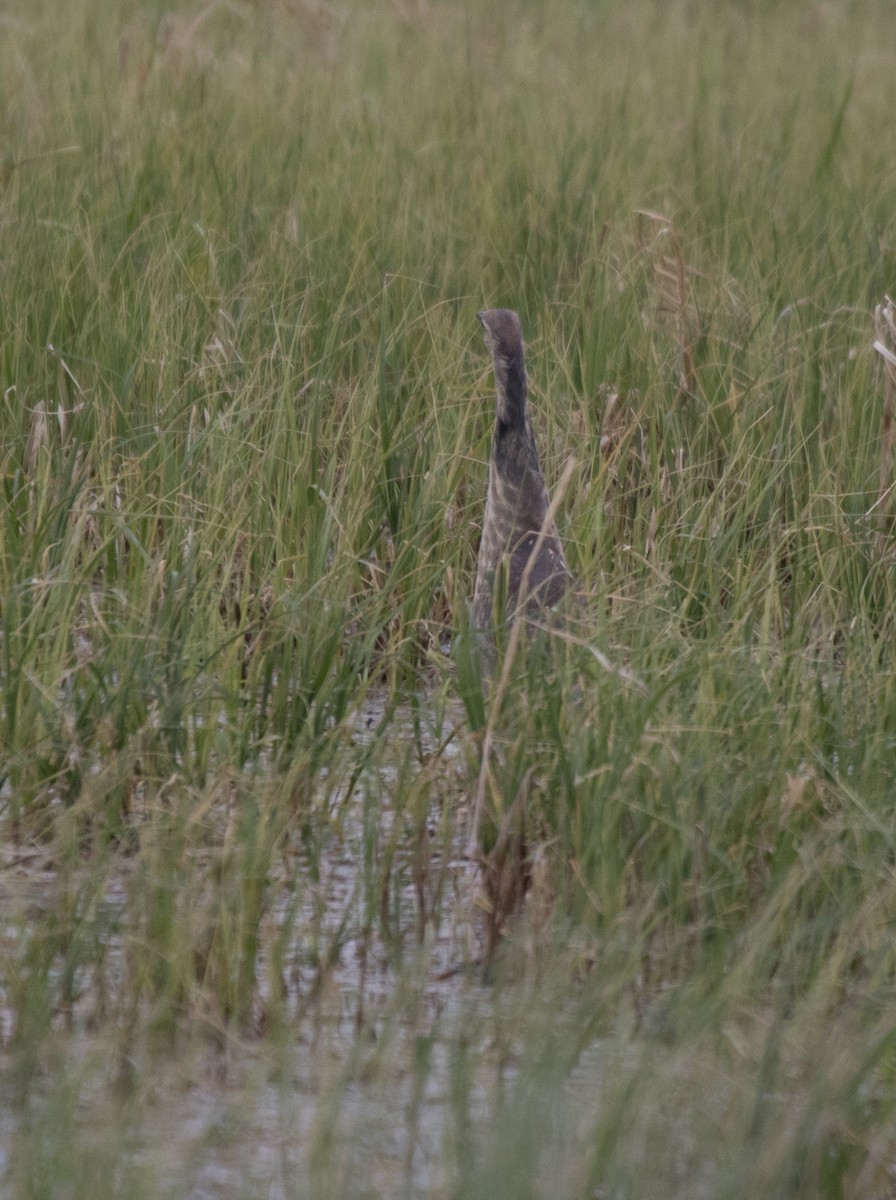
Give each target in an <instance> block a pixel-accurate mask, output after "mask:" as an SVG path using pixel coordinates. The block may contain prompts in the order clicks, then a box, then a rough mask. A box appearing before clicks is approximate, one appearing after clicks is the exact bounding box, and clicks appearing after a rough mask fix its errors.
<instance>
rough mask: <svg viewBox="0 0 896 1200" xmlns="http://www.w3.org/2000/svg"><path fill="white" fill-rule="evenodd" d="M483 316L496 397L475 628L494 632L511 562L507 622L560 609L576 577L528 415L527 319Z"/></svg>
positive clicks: (504, 312) (494, 313) (506, 312)
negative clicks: (498, 591) (496, 604)
mask: <svg viewBox="0 0 896 1200" xmlns="http://www.w3.org/2000/svg"><path fill="white" fill-rule="evenodd" d="M477 316H478V317H479V320H480V321H481V322H482V326H483V329H484V330H485V344H486V346H487V348H488V349H489V350H490V351H491V354H492V359H493V360H494V366H495V390H496V392H497V419H496V421H495V429H494V433H493V435H492V452H491V459H490V461H489V473H488V496H487V498H486V502H485V520H484V522H483V526H482V542H481V544H480V546H479V559H478V561H477V564H476V586H475V589H474V591H473V620H474V623H475V624H476V626H477V627H478V628H479V629H487V628H489V627H490V626H491V623H492V617H493V611H492V608H493V588H494V583H495V579H496V576H497V575H498V573H499V571H500V570H501V568H502V565H503V564H504V563H506V569H507V581H506V589H507V608H508V612H507V615H508V616H512V615H513V613H514V612H515V611H516V610H517V609H518V608H520V607H521V606H524V609H525V611H526V612H527V613H530V614H531V613H534V612H537V611H538V610H539V609H540V608H543V607H550V606H551V605H554V604H556V603H557V601H558V600H559V599H560V598H561V596H562V595H563V593H564V591H565V590H566V587H567V585H568V583H569V582H570V580H571V578H572V576H571V574H570V571H569V568H568V567H567V565H566V559H565V558H564V556H563V547H562V546H561V545H560V538H559V537H558V535H557V528H556V526H555V524H554V522H553V520H550V519H549V518H548V509H549V508H550V502H549V500H548V492H547V488H546V487H545V483H544V476H543V475H542V473H541V465H540V464H539V461H538V450H537V449H536V446H535V435H534V433H533V432H532V425H531V422H530V420H529V413H528V404H527V396H528V381H527V378H526V361H525V357H524V354H523V333H522V329H521V327H520V319H519V317H518V316H517V315H516V313H515V312H511V311H510V309H508V308H490V309H487V310H486V311H485V312H481V313H477ZM502 615H503V614H502Z"/></svg>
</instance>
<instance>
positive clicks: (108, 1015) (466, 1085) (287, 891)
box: [0, 695, 596, 1198]
mask: <svg viewBox="0 0 896 1200" xmlns="http://www.w3.org/2000/svg"><path fill="white" fill-rule="evenodd" d="M384 706H385V700H384V698H383V697H381V696H377V695H373V696H371V697H369V698H368V700H367V702H366V703H365V705H364V707H363V709H362V710H361V711H359V713H358V714H357V717H356V719H355V722H354V732H353V735H352V736H353V738H354V739H355V740H356V741H357V742H358V744H359V745H363V744H364V743H365V741H366V740H367V739H368V738H369V737H370V736H371V735H370V731H371V730H372V729H376V728H378V727H381V722H382V719H383V713H384ZM418 717H419V714H417V713H416V712H415V713H412V712H411V711H410V710H408V711H397V712H395V713H394V714H393V716H392V720H391V726H390V731H389V738H390V739H399V740H405V739H411V738H416V740H417V742H418V746H419V749H420V750H421V752H422V753H423V754H424V756H430V760H431V762H434V761H435V760H436V759H437V760H438V761H437V763H436V768H437V771H438V772H439V773H441V774H442V775H443V777H444V776H445V775H447V776H450V777H453V782H454V784H456V783H457V778H458V777H460V776H462V774H463V771H464V770H465V766H464V762H463V754H462V752H461V750H460V749H459V746H458V744H457V743H456V740H455V738H454V737H453V736H452V732H451V723H452V721H457V722H458V723H459V722H460V719H461V714H460V713H459V712H453V713H452V712H450V711H449V712H448V714H447V717H446V719H445V720H443V721H442V722H441V728H440V730H439V731H438V736H433V735H432V733H427V732H426V730H425V729H424V730H422V731H421V728H420V722H419V719H418ZM446 730H447V732H446ZM397 770H398V768H396V767H395V766H394V765H393V764H392V763H390V762H384V763H382V764H380V765H379V766H378V767H377V768H376V772H375V777H373V778H371V779H368V780H367V783H366V785H365V786H361V787H358V788H357V789H356V790H355V793H354V795H352V796H351V797H350V798H348V799H347V800H345V801H342V800H340V798H339V797H338V795H337V796H336V797H335V799H334V798H333V796H332V795H331V797H330V801H329V803H330V808H331V811H332V816H331V818H330V819H329V820H328V821H326V822H325V823H326V825H327V834H326V836H325V837H321V838H320V839H318V841H317V842H316V844H315V846H314V848H313V851H309V849H308V846H307V841H306V842H305V843H303V842H302V840H301V839H297V840H296V841H294V842H291V843H290V844H289V846H288V847H287V848H285V849H284V851H283V852H282V853H281V854H280V855H279V856H278V858H277V860H276V862H277V867H276V871H275V872H274V873H273V877H272V880H271V881H270V902H269V904H268V907H267V911H266V913H265V916H264V919H263V928H262V931H261V936H260V937H259V949H258V954H257V959H256V962H255V964H254V972H255V977H256V980H257V988H256V993H255V1001H254V1005H253V1010H252V1013H251V1016H250V1020H249V1021H248V1023H246V1025H245V1026H244V1027H243V1028H241V1029H234V1028H229V1027H224V1026H223V1025H217V1026H216V1024H215V1021H214V1018H213V1017H211V1016H204V1015H203V1014H202V1013H201V1012H198V1013H195V1014H190V1015H188V1016H186V1017H185V1020H184V1026H185V1030H186V1032H184V1031H181V1032H180V1033H179V1035H178V1037H177V1039H176V1041H177V1045H176V1050H175V1052H173V1053H153V1052H150V1051H148V1050H147V1049H146V1048H145V1047H143V1046H141V1045H140V1044H131V1043H128V1045H127V1049H126V1050H125V1051H124V1052H123V1051H122V1046H123V1044H124V1042H125V1040H126V1036H125V1030H123V1029H122V1020H123V1019H122V1015H121V1012H120V1008H121V1005H120V1004H119V997H118V994H117V993H118V992H119V991H120V990H121V989H122V988H123V987H124V982H123V981H124V978H125V976H126V973H127V970H128V969H129V968H130V969H133V963H132V961H130V959H129V956H131V957H132V956H133V954H134V941H133V926H134V924H135V921H136V919H137V918H136V914H134V913H133V912H131V911H130V910H129V905H130V903H131V897H132V887H131V882H132V881H131V876H132V874H133V872H135V871H137V870H138V869H139V867H138V864H137V861H136V859H135V858H128V857H127V856H122V857H120V859H118V860H117V863H116V866H115V868H114V869H111V870H109V871H106V872H104V873H103V875H102V879H101V881H99V882H98V883H97V884H96V887H97V892H96V894H94V895H93V896H92V898H91V900H90V902H89V905H90V909H91V911H90V922H91V924H92V927H93V928H94V930H95V929H96V928H97V927H100V928H103V929H105V930H106V932H105V933H104V934H103V935H102V936H101V938H100V943H101V946H100V949H99V951H98V953H99V955H100V957H101V959H102V963H101V966H100V965H98V963H97V961H96V954H94V955H93V956H92V957H90V956H88V957H87V958H86V960H85V961H84V962H82V963H80V964H76V966H75V968H74V972H73V977H72V978H71V979H70V980H68V981H67V983H66V984H65V987H64V988H61V990H62V991H63V992H64V994H65V995H66V996H67V997H68V1002H67V1003H66V1004H65V1005H61V1006H60V1008H59V1011H57V1012H56V1014H55V1015H54V1016H53V1018H52V1023H51V1028H52V1034H51V1041H52V1047H51V1048H49V1051H48V1053H49V1057H48V1058H45V1059H44V1060H43V1061H42V1062H41V1064H40V1067H39V1069H37V1070H36V1072H35V1075H34V1077H30V1078H28V1079H27V1080H26V1079H23V1078H22V1074H21V1067H20V1066H18V1067H17V1065H16V1064H17V1058H16V1053H15V1047H16V1043H17V1037H16V1034H17V1030H16V1027H15V1026H16V1019H17V1017H16V1006H15V1004H14V1002H13V994H12V993H13V991H14V990H15V988H16V987H17V986H19V985H18V984H17V982H16V980H15V978H14V974H15V972H16V971H18V972H19V973H21V972H25V971H28V970H29V969H31V967H30V966H29V963H28V951H27V948H26V946H25V943H26V942H27V941H28V939H29V937H30V935H31V934H32V933H33V931H34V930H36V929H39V928H40V927H41V924H42V923H46V922H53V921H55V920H56V919H57V914H58V909H59V904H60V896H59V894H58V892H59V889H60V887H61V886H62V884H61V880H60V876H59V872H58V870H57V868H56V865H55V864H54V862H53V860H52V857H51V856H50V854H49V852H48V851H47V850H46V849H44V848H42V847H41V845H40V844H39V843H35V844H32V845H23V844H22V843H21V842H18V843H17V844H15V845H9V846H7V847H5V864H4V871H3V882H2V885H0V903H2V910H3V941H4V946H3V957H4V959H5V961H6V963H7V964H11V965H10V972H11V973H10V974H8V975H7V976H6V983H5V985H4V988H3V991H2V993H0V1001H2V1003H0V1034H2V1042H3V1046H4V1047H5V1050H4V1058H5V1060H6V1065H7V1067H9V1068H10V1070H9V1072H8V1083H7V1085H6V1086H5V1088H4V1091H5V1092H6V1096H5V1100H4V1103H3V1105H2V1117H0V1121H2V1146H3V1147H5V1148H4V1149H3V1150H2V1157H0V1180H3V1181H6V1184H8V1185H9V1186H11V1187H13V1189H14V1190H19V1189H20V1185H21V1181H22V1178H23V1173H24V1174H26V1175H27V1174H33V1173H35V1172H37V1174H38V1175H39V1174H40V1171H41V1169H42V1168H41V1167H40V1166H37V1165H36V1163H37V1162H40V1163H41V1164H43V1167H44V1168H46V1169H47V1170H48V1172H49V1169H50V1168H49V1164H50V1163H51V1162H52V1160H53V1159H54V1157H56V1156H58V1157H59V1158H60V1159H62V1158H64V1157H65V1156H66V1155H71V1153H72V1144H73V1143H74V1144H75V1145H76V1146H77V1147H78V1151H77V1154H76V1155H75V1158H76V1160H78V1161H81V1162H82V1163H83V1165H84V1170H86V1171H89V1170H91V1169H93V1168H94V1167H95V1166H96V1164H97V1163H102V1162H106V1164H107V1167H108V1169H109V1170H110V1172H111V1175H112V1177H114V1178H115V1179H121V1180H122V1181H130V1182H128V1184H127V1186H128V1187H129V1188H130V1189H131V1191H132V1193H133V1194H142V1191H145V1192H146V1194H151V1195H163V1196H164V1195H170V1196H189V1197H195V1198H199V1197H209V1198H210V1197H229V1196H234V1197H235V1196H244V1195H253V1196H254V1195H263V1196H267V1197H289V1196H306V1195H311V1194H330V1195H342V1196H366V1195H390V1196H392V1195H402V1194H404V1195H414V1196H418V1195H425V1196H429V1195H433V1196H437V1195H447V1194H449V1192H450V1190H451V1187H452V1180H454V1181H456V1180H457V1179H458V1177H459V1172H461V1173H462V1172H463V1170H464V1169H465V1168H464V1166H463V1163H464V1161H469V1158H470V1151H471V1147H472V1146H473V1145H474V1144H478V1142H479V1141H480V1140H481V1137H480V1135H481V1133H482V1131H483V1130H485V1129H486V1128H487V1127H488V1125H489V1123H490V1121H491V1119H492V1117H493V1115H494V1113H495V1111H496V1106H500V1099H501V1097H502V1096H503V1095H505V1094H506V1092H507V1090H508V1089H509V1088H511V1087H512V1086H513V1082H514V1080H515V1078H516V1077H517V1074H518V1072H519V1069H520V1056H521V1054H523V1052H524V1044H525V1042H526V1039H527V1038H528V1037H529V1035H530V1034H531V1032H532V1029H533V1027H534V1026H537V1027H538V1028H539V1029H540V1030H541V1034H540V1035H539V1036H542V1035H543V1036H549V1035H550V1030H551V1029H552V1027H554V1026H555V1025H557V1026H558V1027H559V1025H562V1018H561V1015H560V1012H559V1010H558V1009H556V1008H552V1006H551V1001H549V1000H546V999H545V996H544V995H542V993H543V992H545V993H546V992H547V991H549V990H550V989H545V988H544V987H543V986H542V982H541V981H539V979H538V977H537V976H538V971H537V969H535V968H532V970H529V969H528V968H527V965H526V964H527V961H528V962H529V966H530V967H531V966H532V962H534V957H532V956H530V957H529V959H527V953H526V946H525V938H523V939H521V944H520V946H518V947H517V951H518V953H517V954H516V958H515V965H514V967H513V969H512V970H511V971H510V972H509V973H508V974H507V975H506V977H504V976H503V975H502V973H501V972H500V971H498V972H492V971H489V972H486V971H485V970H484V969H483V962H482V930H481V921H480V913H481V895H480V884H479V873H478V868H477V866H476V864H475V863H474V862H472V861H471V859H470V856H469V854H468V850H467V837H468V829H467V825H468V822H467V819H466V817H467V814H466V811H465V809H466V804H465V801H464V800H463V799H461V801H460V803H459V805H458V804H455V806H454V807H453V809H452V811H450V812H446V811H445V807H444V797H441V798H440V796H439V795H438V791H439V789H438V788H433V789H432V793H433V796H432V797H431V798H430V800H429V802H428V804H427V807H426V808H425V809H423V810H421V808H420V807H419V806H417V808H416V809H415V810H414V811H413V813H409V812H408V811H407V810H406V809H405V808H396V807H394V806H393V805H392V804H391V803H390V795H392V794H393V792H394V791H396V790H397V777H396V771H397ZM451 790H452V791H454V790H456V789H455V788H453V787H452V789H451ZM384 858H385V859H386V860H387V861H386V863H385V865H384ZM85 869H86V868H85ZM193 869H196V868H195V864H194V867H193ZM200 869H207V870H209V871H211V870H213V864H212V862H211V861H210V862H209V863H208V865H207V868H206V867H201V868H200ZM70 885H71V880H70V878H69V879H68V880H67V881H66V883H65V886H66V887H70ZM83 902H84V898H83V895H82V896H81V899H80V901H79V903H83ZM75 927H77V922H75ZM274 948H276V952H275V949H274ZM49 970H50V971H51V972H55V973H59V972H62V971H64V970H65V967H64V965H63V964H62V963H59V962H57V963H54V964H52V965H51V966H50V968H49ZM4 974H6V972H4ZM56 982H57V984H59V983H60V981H58V980H57V981H56ZM554 999H556V997H554ZM542 1003H543V1012H542V1013H541V1015H537V1013H536V1008H537V1007H538V1006H539V1005H540V1004H542ZM274 1009H276V1013H277V1021H276V1028H275V1029H273V1030H272V1029H271V1027H270V1026H271V1020H270V1018H271V1012H272V1011H273V1010H274ZM18 1013H19V1016H18V1019H19V1020H21V1019H22V1017H21V1008H19V1009H18ZM533 1022H534V1025H533ZM592 1057H593V1050H589V1049H585V1048H583V1054H582V1055H580V1056H579V1058H578V1065H577V1067H576V1071H577V1072H579V1073H581V1071H582V1070H583V1068H582V1063H583V1062H588V1061H589V1060H591V1059H592ZM595 1061H596V1060H595ZM589 1072H590V1068H586V1069H585V1075H586V1076H587V1075H588V1074H589ZM574 1077H575V1076H574V1075H571V1076H570V1077H569V1078H568V1079H567V1080H566V1084H565V1089H566V1090H565V1095H564V1096H562V1097H559V1098H558V1097H557V1096H556V1095H555V1096H554V1097H553V1099H552V1101H551V1104H552V1106H554V1107H556V1105H557V1104H558V1103H561V1104H562V1107H564V1108H565V1107H566V1106H567V1104H569V1105H570V1114H572V1112H573V1107H572V1104H573V1096H574V1097H575V1111H576V1113H577V1114H578V1118H581V1116H582V1114H583V1112H584V1113H587V1111H588V1109H587V1104H585V1105H584V1107H583V1101H584V1099H585V1097H586V1096H587V1094H588V1088H587V1087H584V1088H582V1087H574V1086H573V1083H572V1080H573V1079H574ZM583 1078H584V1076H583ZM570 1088H572V1091H570V1090H569V1089H570ZM558 1111H559V1110H558ZM577 1124H578V1119H576V1120H571V1121H570V1125H569V1128H570V1131H572V1130H574V1129H575V1128H576V1125H577ZM54 1130H55V1131H57V1134H58V1135H57V1134H54V1132H53V1131H54ZM486 1140H487V1139H486Z"/></svg>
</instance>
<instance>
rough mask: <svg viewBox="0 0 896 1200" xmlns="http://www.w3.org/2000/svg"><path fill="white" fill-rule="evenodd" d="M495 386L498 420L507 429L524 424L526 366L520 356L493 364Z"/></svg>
mask: <svg viewBox="0 0 896 1200" xmlns="http://www.w3.org/2000/svg"><path fill="white" fill-rule="evenodd" d="M495 386H496V388H497V393H498V420H499V421H500V422H501V424H502V425H505V426H507V427H508V428H509V429H516V428H521V427H523V426H524V425H525V424H526V397H527V395H528V390H529V388H528V383H527V381H526V364H525V362H524V361H523V356H522V354H518V355H514V356H513V357H512V358H510V359H504V360H502V361H501V362H496V363H495Z"/></svg>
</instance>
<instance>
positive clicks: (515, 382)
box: [476, 308, 526, 423]
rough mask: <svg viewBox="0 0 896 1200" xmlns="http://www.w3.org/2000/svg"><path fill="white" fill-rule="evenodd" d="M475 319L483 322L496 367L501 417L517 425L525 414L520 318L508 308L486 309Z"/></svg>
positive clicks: (496, 383)
mask: <svg viewBox="0 0 896 1200" xmlns="http://www.w3.org/2000/svg"><path fill="white" fill-rule="evenodd" d="M476 316H477V317H478V318H479V320H480V321H481V322H482V328H483V333H484V340H485V344H486V347H487V348H488V349H489V350H490V351H491V354H492V358H493V360H494V364H495V386H496V388H497V392H498V416H499V417H500V419H501V420H503V421H505V422H509V423H514V421H515V419H516V420H524V419H525V414H526V363H525V358H524V355H523V330H522V327H521V325H520V319H519V317H518V316H517V315H516V313H515V312H512V311H511V310H510V309H509V308H487V309H485V310H484V311H483V312H480V313H477V314H476Z"/></svg>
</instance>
